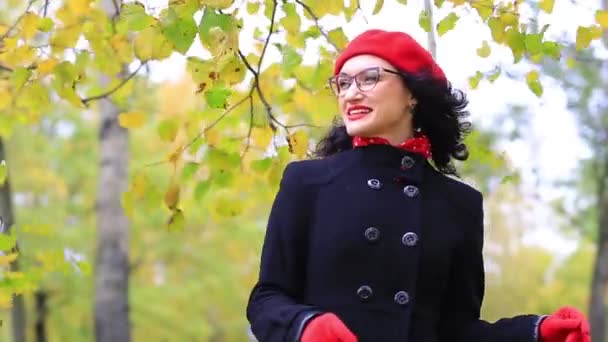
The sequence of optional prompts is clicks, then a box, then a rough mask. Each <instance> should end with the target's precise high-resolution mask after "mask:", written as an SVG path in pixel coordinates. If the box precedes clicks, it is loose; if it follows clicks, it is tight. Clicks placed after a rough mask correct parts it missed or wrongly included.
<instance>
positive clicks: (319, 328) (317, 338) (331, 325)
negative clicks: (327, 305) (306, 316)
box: [300, 313, 357, 342]
mask: <svg viewBox="0 0 608 342" xmlns="http://www.w3.org/2000/svg"><path fill="white" fill-rule="evenodd" d="M300 341H302V342H357V337H356V336H355V335H354V334H353V333H352V332H351V331H350V330H348V328H347V327H346V325H344V323H342V321H341V320H340V319H339V318H338V316H336V315H334V314H333V313H324V314H322V315H320V316H317V317H315V318H313V319H312V320H311V321H310V322H309V323H308V324H307V325H306V327H305V328H304V332H303V333H302V338H301V339H300Z"/></svg>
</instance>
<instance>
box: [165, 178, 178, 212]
mask: <svg viewBox="0 0 608 342" xmlns="http://www.w3.org/2000/svg"><path fill="white" fill-rule="evenodd" d="M164 201H165V205H166V206H167V208H169V209H171V210H175V209H176V208H177V204H178V203H179V185H177V184H175V183H171V185H169V189H167V192H166V193H165V197H164Z"/></svg>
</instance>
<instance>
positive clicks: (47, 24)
mask: <svg viewBox="0 0 608 342" xmlns="http://www.w3.org/2000/svg"><path fill="white" fill-rule="evenodd" d="M54 27H55V22H54V21H53V19H51V18H49V17H44V18H42V19H41V20H40V22H39V23H38V29H39V30H40V31H42V32H51V31H52V30H53V28H54Z"/></svg>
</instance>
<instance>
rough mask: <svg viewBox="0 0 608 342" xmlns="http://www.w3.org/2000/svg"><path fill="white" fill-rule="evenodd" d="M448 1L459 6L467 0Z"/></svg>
mask: <svg viewBox="0 0 608 342" xmlns="http://www.w3.org/2000/svg"><path fill="white" fill-rule="evenodd" d="M449 2H451V3H453V4H454V6H460V5H464V4H465V3H466V2H467V0H450V1H449Z"/></svg>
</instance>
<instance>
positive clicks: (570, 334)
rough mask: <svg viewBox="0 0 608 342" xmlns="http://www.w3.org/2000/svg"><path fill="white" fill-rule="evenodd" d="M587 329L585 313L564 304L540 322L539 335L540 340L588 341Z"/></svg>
mask: <svg viewBox="0 0 608 342" xmlns="http://www.w3.org/2000/svg"><path fill="white" fill-rule="evenodd" d="M589 330H590V328H589V322H588V321H587V319H586V318H585V315H583V314H582V313H581V312H580V311H578V310H577V309H575V308H572V307H568V306H564V307H561V308H560V309H559V310H557V311H556V312H554V313H553V314H552V315H550V316H548V317H547V318H545V319H544V320H543V321H542V322H541V323H540V327H539V335H540V341H541V342H590V341H591V337H590V336H589Z"/></svg>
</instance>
